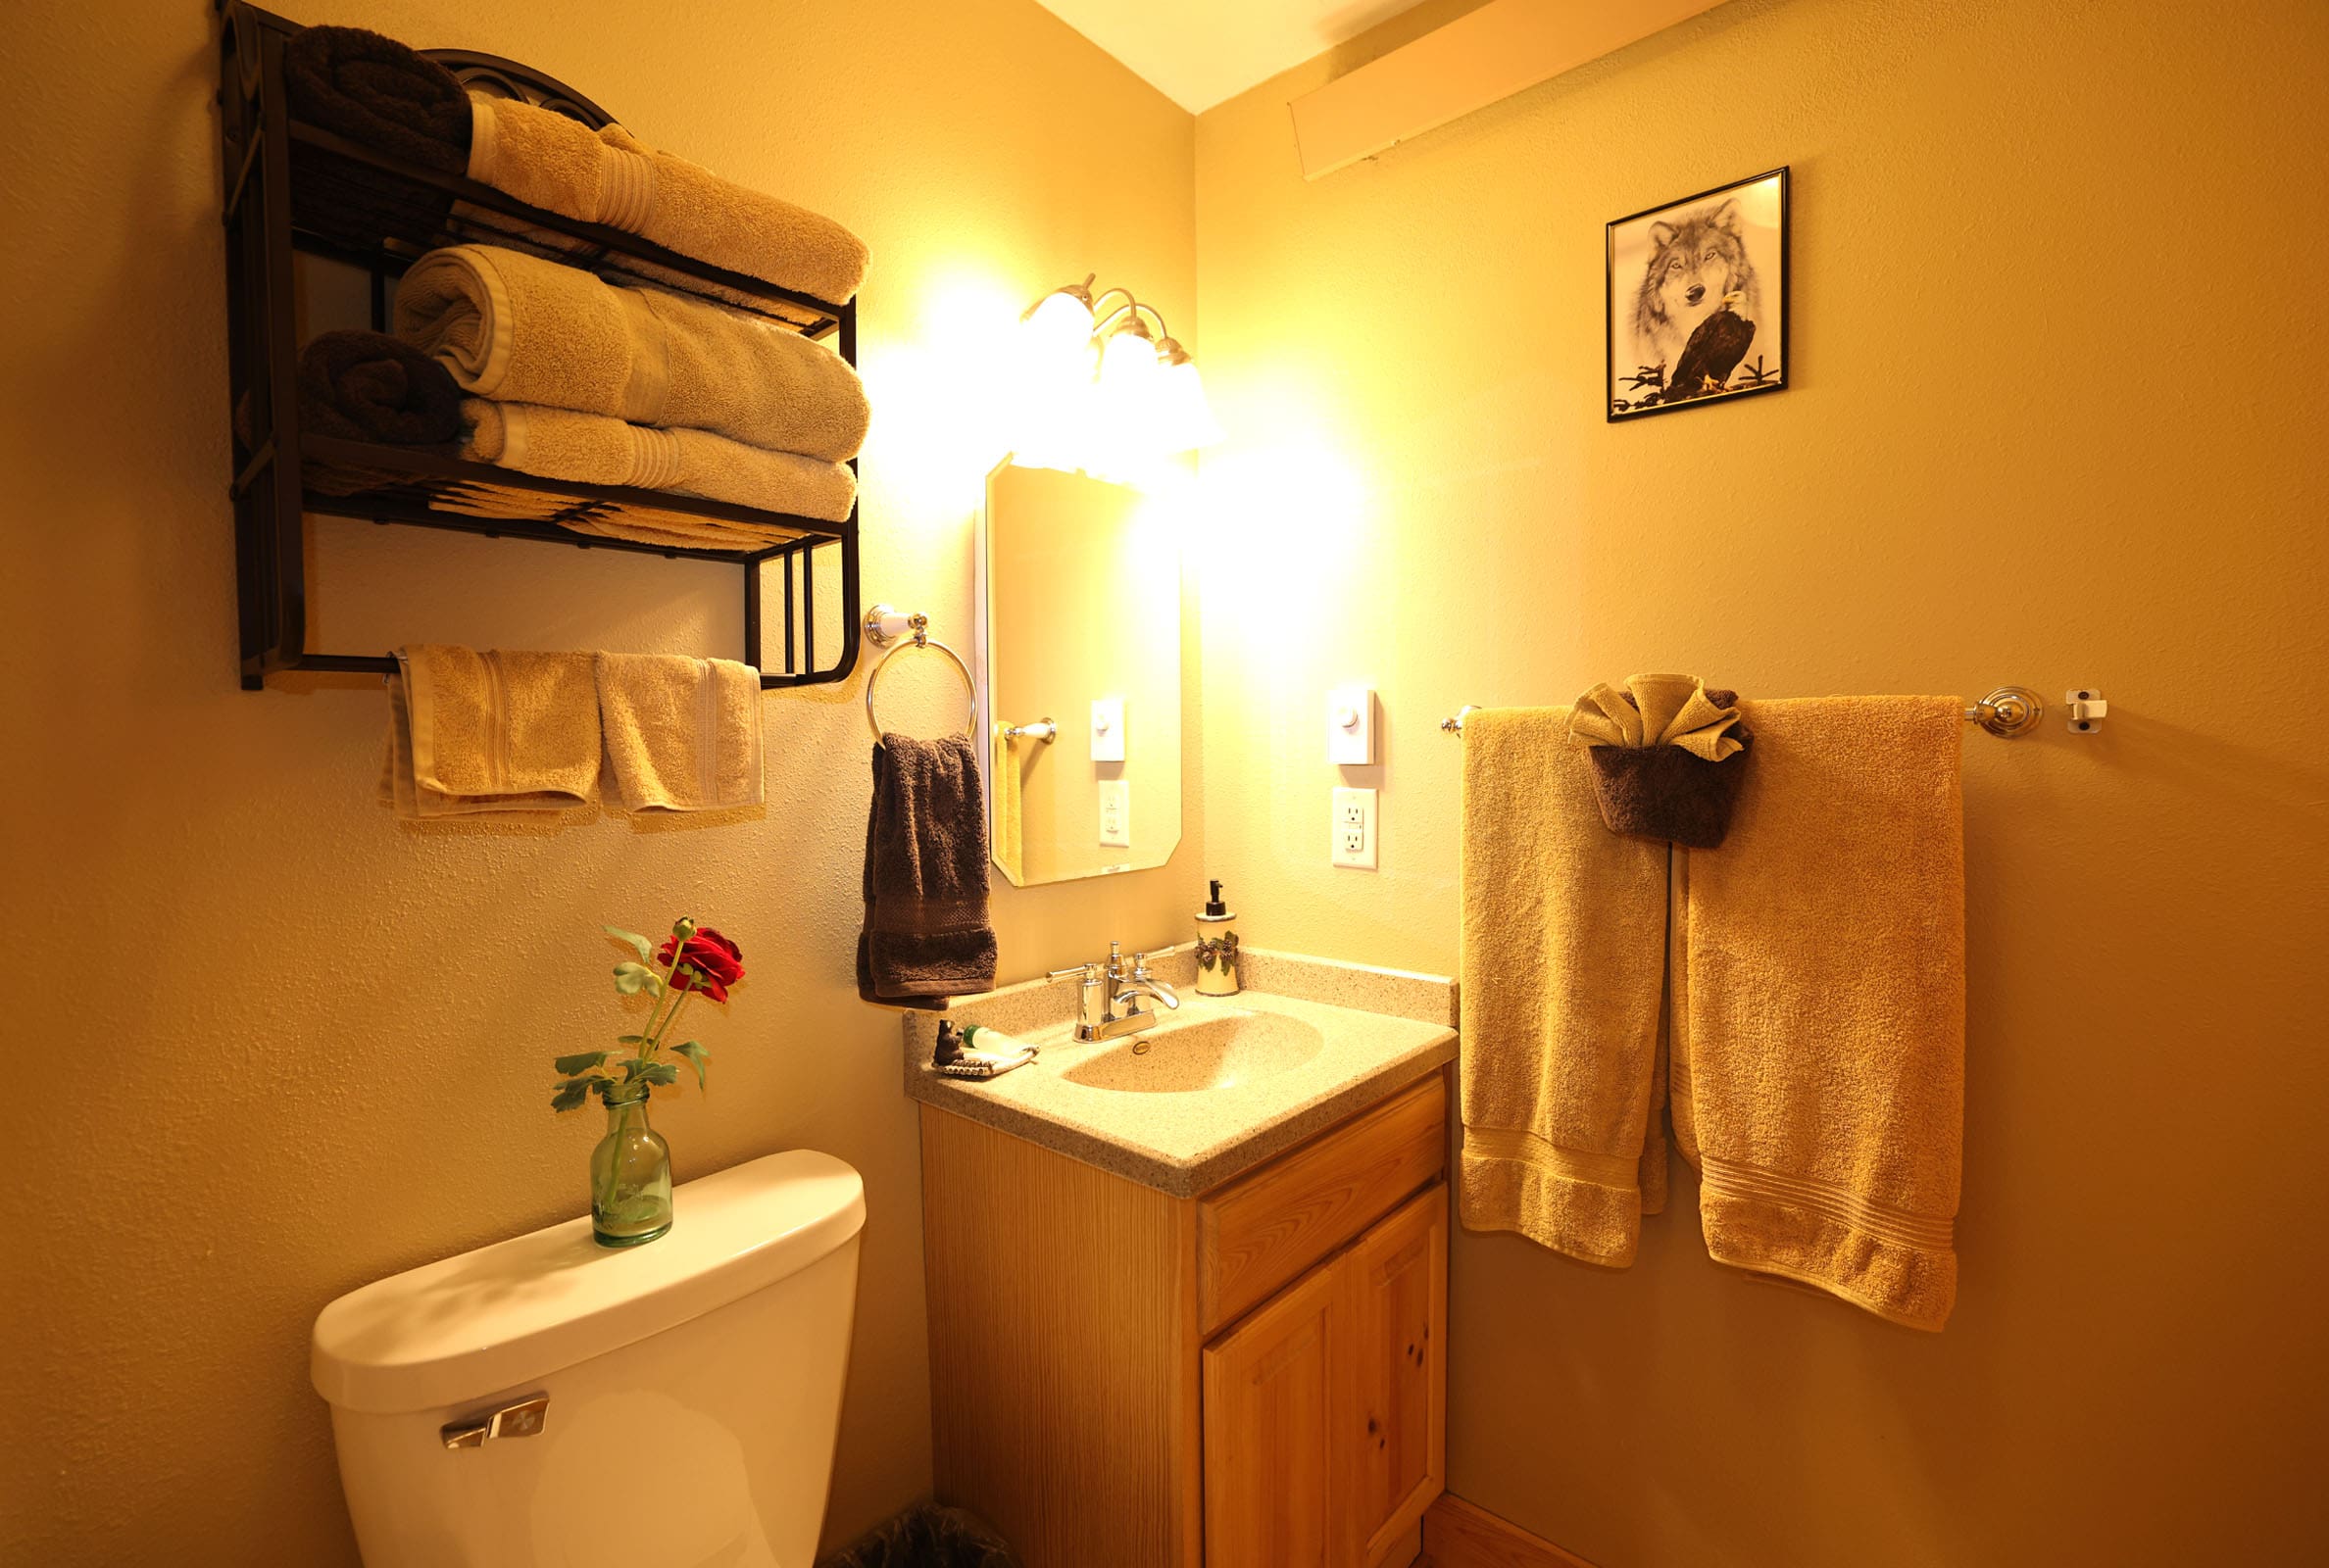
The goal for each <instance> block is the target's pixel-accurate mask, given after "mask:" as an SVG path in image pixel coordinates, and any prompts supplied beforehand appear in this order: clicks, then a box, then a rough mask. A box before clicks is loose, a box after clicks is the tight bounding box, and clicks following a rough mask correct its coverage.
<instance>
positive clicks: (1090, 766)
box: [978, 463, 1181, 887]
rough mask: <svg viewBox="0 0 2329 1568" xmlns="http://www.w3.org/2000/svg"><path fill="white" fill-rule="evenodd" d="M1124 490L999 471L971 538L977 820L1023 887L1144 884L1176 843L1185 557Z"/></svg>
mask: <svg viewBox="0 0 2329 1568" xmlns="http://www.w3.org/2000/svg"><path fill="white" fill-rule="evenodd" d="M1163 514H1164V509H1163V508H1162V507H1159V506H1157V505H1155V504H1154V503H1152V502H1151V501H1150V500H1149V498H1148V497H1146V496H1144V495H1143V494H1142V493H1141V492H1140V491H1139V490H1136V489H1134V488H1132V487H1131V486H1129V485H1120V484H1110V483H1107V482H1106V481H1104V480H1100V479H1095V478H1092V477H1091V476H1090V475H1088V474H1082V473H1064V472H1061V471H1059V470H1058V469H1054V468H1025V467H1019V466H1016V465H1014V464H1009V463H1006V464H1004V465H1003V466H1000V467H998V468H996V469H995V470H994V471H993V472H992V473H990V474H988V475H987V496H986V512H985V515H983V516H982V517H981V519H980V522H979V530H978V570H979V582H978V606H979V620H980V632H981V639H980V640H981V645H982V646H981V659H982V662H984V664H985V677H986V678H985V680H984V682H983V686H984V691H985V701H986V712H985V715H984V720H985V721H984V723H983V724H982V725H981V729H982V731H983V733H984V735H985V737H986V762H987V772H986V776H987V812H988V823H987V825H988V835H989V841H990V842H991V843H992V845H993V846H994V858H995V865H996V868H997V869H999V870H1000V871H1001V872H1002V873H1003V874H1004V875H1005V876H1006V877H1008V878H1010V879H1011V881H1012V882H1013V883H1014V884H1015V885H1016V886H1018V887H1033V886H1035V885H1037V884H1040V883H1045V882H1065V881H1070V880H1072V879H1074V878H1076V877H1086V876H1105V875H1107V874H1109V873H1110V872H1113V871H1140V870H1146V869H1148V868H1150V867H1152V866H1159V865H1163V864H1164V863H1165V861H1166V860H1169V859H1170V858H1172V852H1173V849H1174V848H1175V847H1176V846H1177V845H1178V844H1179V843H1180V831H1181V821H1180V816H1181V799H1180V795H1181V733H1180V729H1181V645H1180V633H1181V557H1180V541H1179V539H1178V537H1177V536H1176V534H1175V531H1174V529H1173V528H1172V527H1171V526H1170V524H1169V522H1168V521H1167V519H1166V518H1165V515H1163Z"/></svg>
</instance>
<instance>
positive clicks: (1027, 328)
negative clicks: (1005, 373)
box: [1011, 292, 1096, 470]
mask: <svg viewBox="0 0 2329 1568" xmlns="http://www.w3.org/2000/svg"><path fill="white" fill-rule="evenodd" d="M1017 359H1018V364H1017V367H1016V381H1017V385H1016V388H1015V389H1014V391H1015V397H1014V402H1015V405H1016V407H1015V408H1014V409H1013V410H1012V424H1013V430H1012V432H1011V434H1012V441H1011V445H1012V450H1013V453H1014V455H1015V456H1016V459H1017V461H1018V462H1019V463H1020V464H1021V465H1023V466H1028V467H1037V468H1066V469H1070V470H1072V469H1074V468H1078V467H1081V466H1082V463H1081V461H1080V452H1081V449H1082V446H1083V443H1084V440H1085V433H1086V431H1087V430H1088V428H1089V426H1090V424H1091V420H1092V409H1091V404H1092V372H1093V368H1094V366H1095V363H1096V362H1095V357H1094V354H1093V351H1092V308H1091V307H1090V306H1089V305H1087V304H1085V303H1084V302H1083V301H1082V300H1081V299H1079V298H1077V297H1076V296H1075V295H1073V294H1069V293H1065V292H1056V293H1052V294H1047V295H1045V296H1044V298H1043V300H1042V301H1041V303H1039V304H1038V305H1037V306H1036V307H1035V309H1034V310H1033V311H1030V312H1029V313H1028V314H1027V316H1026V319H1023V320H1022V321H1020V323H1019V335H1018V351H1017Z"/></svg>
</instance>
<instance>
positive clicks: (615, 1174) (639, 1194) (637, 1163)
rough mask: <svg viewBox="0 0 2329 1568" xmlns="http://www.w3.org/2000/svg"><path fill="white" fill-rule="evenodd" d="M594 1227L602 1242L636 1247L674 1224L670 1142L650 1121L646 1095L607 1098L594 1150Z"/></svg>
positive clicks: (591, 1214)
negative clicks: (604, 1130)
mask: <svg viewBox="0 0 2329 1568" xmlns="http://www.w3.org/2000/svg"><path fill="white" fill-rule="evenodd" d="M590 1228H591V1231H592V1233H593V1234H594V1235H595V1236H596V1237H597V1240H598V1244H599V1246H601V1247H637V1246H639V1245H640V1244H642V1243H645V1242H652V1241H654V1240H655V1239H656V1238H657V1237H658V1236H661V1235H662V1234H663V1233H664V1232H666V1231H668V1230H669V1229H670V1228H671V1146H670V1145H669V1144H667V1143H665V1142H664V1141H663V1138H662V1136H661V1135H660V1134H658V1133H657V1132H656V1130H655V1129H654V1128H652V1127H650V1126H648V1125H647V1097H646V1096H645V1095H640V1096H638V1097H637V1098H636V1099H631V1100H609V1101H608V1102H607V1136H606V1137H604V1138H602V1139H600V1140H599V1142H598V1147H597V1148H596V1149H593V1150H592V1151H591V1152H590Z"/></svg>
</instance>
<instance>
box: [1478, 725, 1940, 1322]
mask: <svg viewBox="0 0 2329 1568" xmlns="http://www.w3.org/2000/svg"><path fill="white" fill-rule="evenodd" d="M1740 706H1741V707H1742V708H1743V709H1744V711H1745V713H1744V716H1745V719H1746V722H1747V724H1748V726H1749V727H1750V728H1752V729H1753V730H1754V732H1755V736H1756V743H1755V744H1756V754H1755V755H1756V763H1755V766H1754V767H1753V768H1752V769H1750V770H1749V772H1748V774H1747V777H1746V782H1745V785H1744V787H1743V789H1742V791H1741V794H1740V798H1739V803H1738V808H1737V811H1736V814H1735V816H1734V817H1733V819H1732V823H1731V829H1730V836H1729V838H1728V839H1727V840H1726V841H1725V842H1724V844H1723V846H1722V848H1721V849H1720V850H1717V851H1713V852H1710V853H1700V852H1691V853H1689V854H1687V855H1685V856H1682V857H1678V858H1677V859H1678V865H1677V869H1676V876H1675V889H1674V901H1673V903H1674V933H1673V976H1672V1013H1673V1016H1672V1045H1671V1051H1672V1059H1671V1067H1670V1071H1671V1075H1672V1109H1673V1120H1674V1137H1675V1142H1676V1143H1677V1144H1678V1145H1679V1146H1680V1147H1681V1149H1682V1152H1683V1155H1684V1157H1685V1158H1687V1159H1689V1160H1690V1161H1691V1162H1692V1163H1693V1164H1695V1165H1697V1166H1698V1167H1699V1169H1700V1172H1701V1174H1702V1176H1703V1178H1704V1180H1703V1182H1702V1184H1701V1187H1700V1194H1699V1208H1700V1216H1701V1221H1702V1223H1703V1225H1704V1227H1705V1230H1706V1237H1707V1250H1708V1251H1709V1252H1710V1254H1711V1255H1712V1256H1713V1257H1714V1259H1715V1260H1716V1261H1717V1262H1722V1263H1729V1264H1733V1265H1736V1266H1738V1267H1740V1268H1745V1269H1753V1270H1756V1271H1758V1272H1760V1273H1765V1274H1772V1275H1778V1276H1781V1277H1783V1278H1787V1279H1791V1280H1796V1281H1800V1282H1802V1283H1805V1284H1808V1285H1812V1286H1816V1287H1817V1288H1819V1289H1821V1290H1824V1291H1827V1292H1830V1293H1832V1294H1834V1295H1836V1296H1839V1297H1842V1298H1844V1299H1846V1300H1849V1301H1853V1302H1856V1303H1858V1305H1860V1306H1863V1307H1865V1308H1867V1309H1868V1310H1869V1311H1871V1312H1874V1313H1876V1314H1878V1315H1879V1316H1882V1317H1886V1318H1889V1319H1891V1320H1892V1321H1894V1322H1896V1323H1903V1324H1907V1325H1908V1326H1909V1327H1912V1328H1920V1329H1939V1328H1940V1327H1941V1326H1942V1325H1943V1324H1944V1323H1945V1322H1946V1321H1947V1320H1948V1318H1949V1311H1950V1307H1951V1305H1952V1304H1953V1302H1954V1301H1955V1299H1956V1297H1957V1254H1956V1252H1955V1251H1954V1250H1953V1240H1952V1235H1953V1231H1954V1228H1955V1221H1956V1215H1957V1177H1958V1165H1959V1153H1960V1136H1961V1128H1962V1121H1963V1103H1964V1029H1965V1012H1964V1002H1965V986H1964V865H1963V847H1962V815H1961V809H1960V799H1959V795H1958V786H1957V749H1958V735H1959V731H1960V730H1961V728H1962V723H1961V718H1960V713H1961V704H1960V702H1959V700H1958V699H1957V698H1954V697H1831V698H1818V699H1811V700H1802V701H1788V702H1749V703H1744V704H1742V705H1740ZM1477 722H1478V718H1477V716H1475V718H1474V719H1473V720H1472V723H1477ZM1470 730H1471V725H1469V724H1467V725H1466V726H1465V734H1466V736H1467V738H1468V736H1469V734H1470ZM1466 973H1467V984H1468V968H1467V971H1466ZM1467 1010H1468V1001H1467Z"/></svg>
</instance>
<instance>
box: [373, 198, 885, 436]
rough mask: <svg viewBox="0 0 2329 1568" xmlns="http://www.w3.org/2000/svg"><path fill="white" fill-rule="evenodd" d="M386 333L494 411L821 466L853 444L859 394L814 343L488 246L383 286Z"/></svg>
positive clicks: (455, 252) (863, 409) (431, 258)
mask: <svg viewBox="0 0 2329 1568" xmlns="http://www.w3.org/2000/svg"><path fill="white" fill-rule="evenodd" d="M396 331H397V335H398V336H399V337H400V338H402V339H403V340H404V341H406V342H408V343H411V344H413V345H415V346H416V347H418V348H420V349H421V350H423V351H424V352H426V353H427V354H429V355H430V356H432V357H433V358H434V359H435V360H436V361H437V363H439V364H441V365H442V366H444V367H445V368H446V369H448V370H450V371H451V372H452V374H453V378H454V379H455V380H456V381H458V382H459V383H460V384H461V388H462V390H463V391H465V392H471V393H474V394H475V395H476V396H478V397H482V398H491V399H493V400H494V401H495V402H497V403H535V404H542V405H546V406H548V407H551V408H559V409H571V410H573V411H575V412H576V413H580V414H601V415H606V416H609V417H614V418H618V419H621V420H624V421H625V422H627V423H630V424H652V425H669V426H679V427H682V428H686V429H691V430H709V431H711V432H712V433H713V434H715V435H723V436H726V437H727V438H728V439H730V440H732V441H741V442H743V443H744V444H745V445H747V446H755V447H760V448H762V449H764V450H766V451H771V452H797V453H800V454H801V455H802V456H804V457H811V458H821V459H823V460H824V461H826V462H828V463H841V462H845V461H846V460H848V459H850V458H853V457H855V456H856V455H857V451H858V448H859V447H861V446H863V445H864V444H865V439H866V424H867V417H868V414H867V405H866V389H865V386H864V383H862V382H861V381H859V380H858V375H857V371H855V370H854V369H852V368H850V367H849V365H848V364H847V362H845V361H844V360H842V358H841V357H840V356H839V355H837V354H835V353H834V352H833V351H832V350H831V349H828V348H826V347H825V346H824V345H823V344H821V343H817V342H813V341H811V340H810V339H808V338H805V337H803V336H801V334H799V333H798V332H790V331H787V330H785V329H784V328H783V327H780V326H777V325H774V324H773V323H771V322H769V321H767V320H764V319H758V318H755V317H750V316H744V315H740V314H738V313H736V312H734V311H725V310H721V309H720V308H719V306H717V305H707V304H705V303H704V302H702V301H701V300H692V299H687V298H684V297H682V296H680V295H676V294H667V293H665V292H663V291H662V290H660V289H646V288H618V287H616V286H615V285H614V284H611V283H608V282H605V281H603V280H601V279H599V278H597V277H594V276H592V275H591V274H590V273H588V272H585V271H582V270H578V269H576V268H571V267H565V266H562V265H560V264H559V263H557V262H552V261H546V260H544V259H543V258H541V257H538V256H528V255H525V254H523V253H522V252H519V251H513V250H506V249H504V248H502V247H501V246H498V245H453V246H448V247H446V248H445V249H443V250H434V251H430V252H429V253H428V254H427V255H426V256H423V257H421V260H419V261H418V262H416V263H414V264H413V266H412V268H411V269H410V270H408V271H407V272H406V273H405V275H404V277H403V279H402V280H401V281H400V282H398V284H397V285H396Z"/></svg>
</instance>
